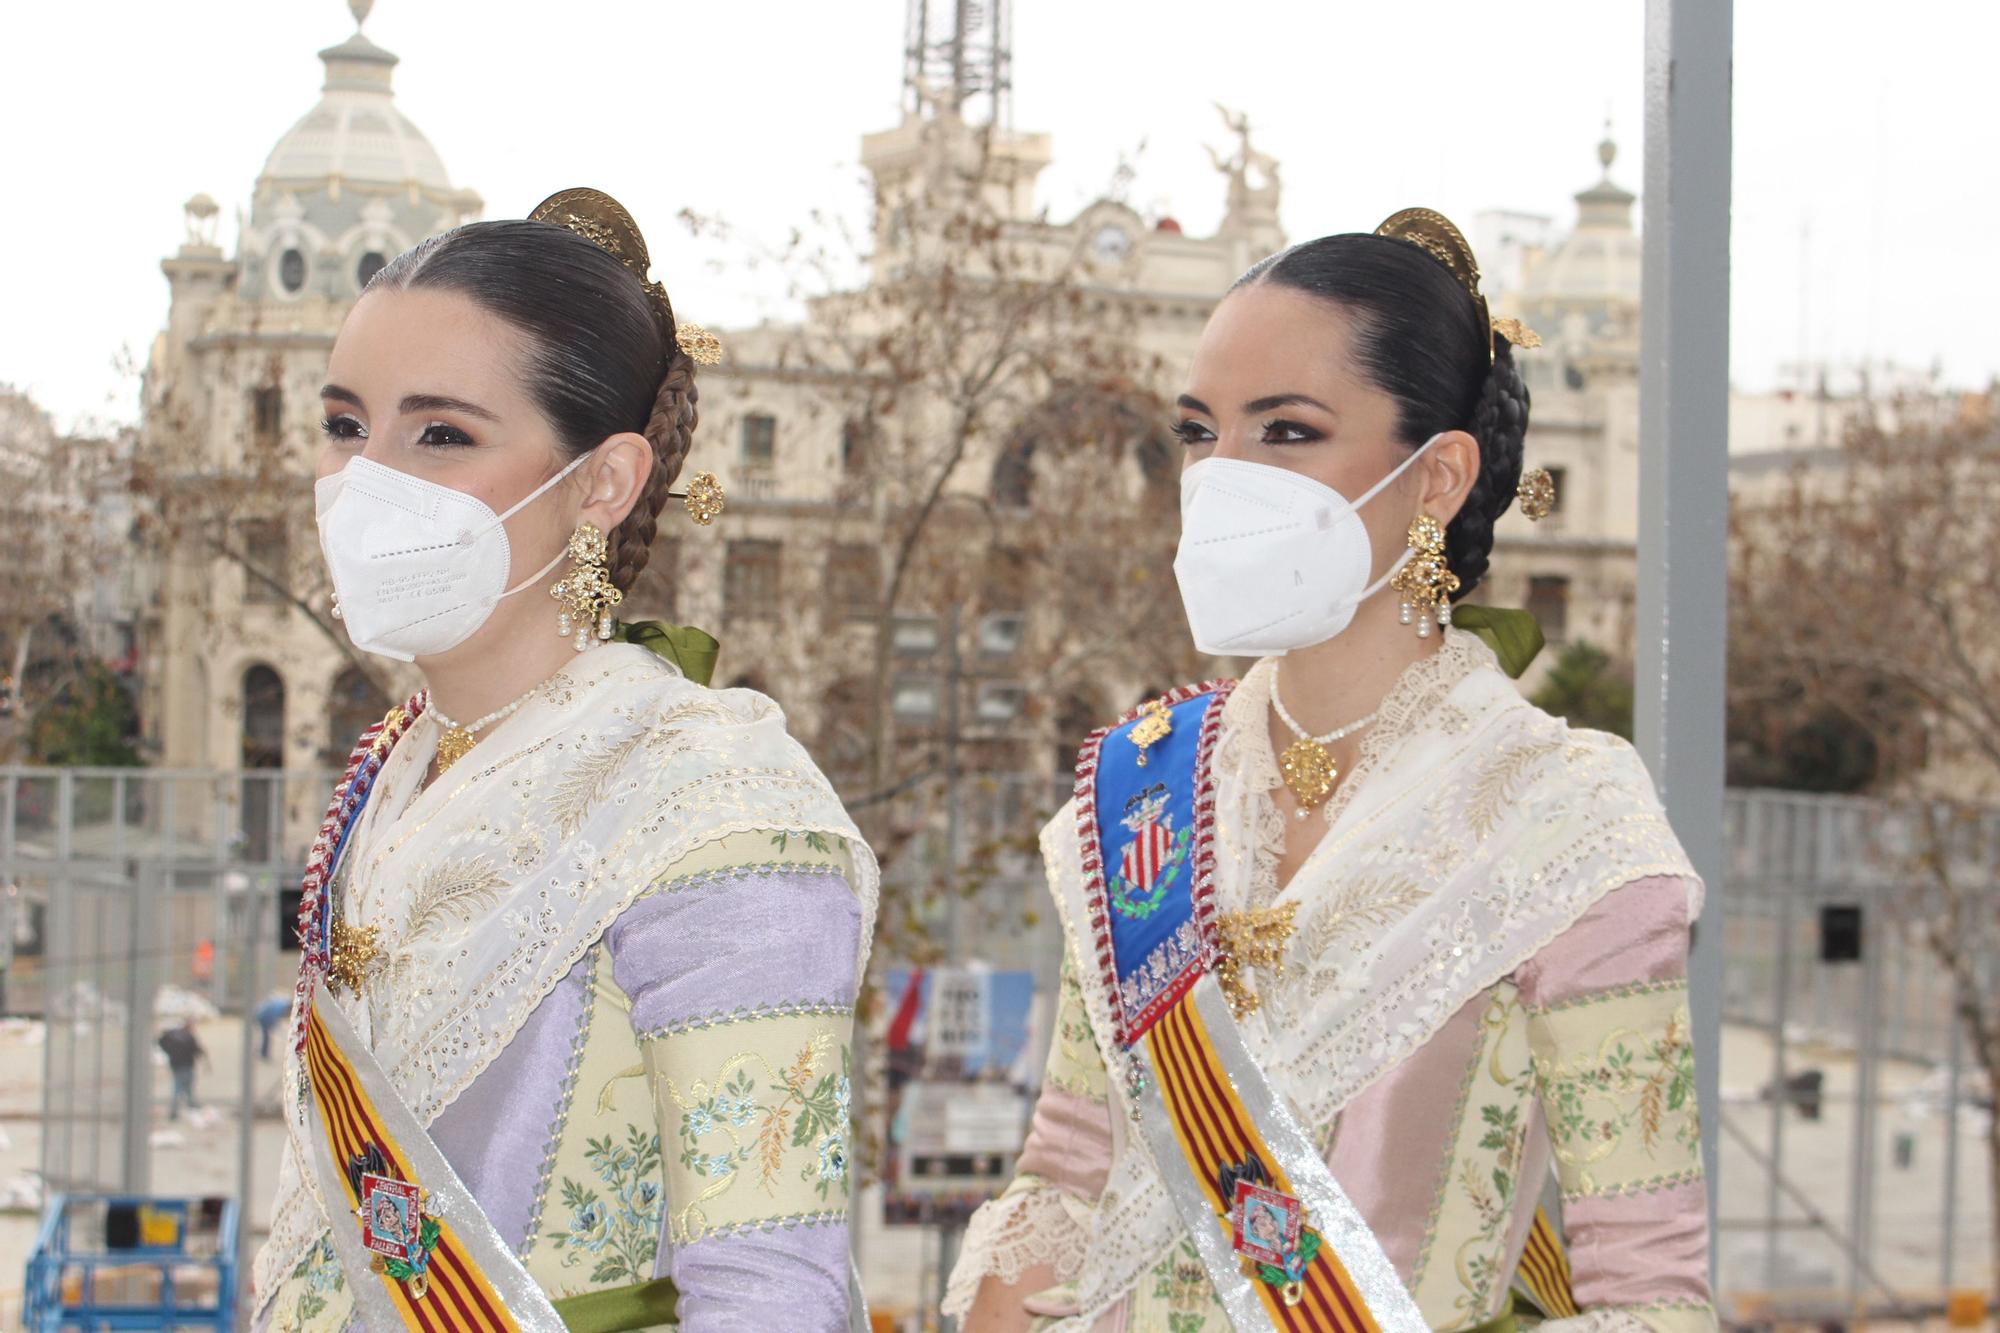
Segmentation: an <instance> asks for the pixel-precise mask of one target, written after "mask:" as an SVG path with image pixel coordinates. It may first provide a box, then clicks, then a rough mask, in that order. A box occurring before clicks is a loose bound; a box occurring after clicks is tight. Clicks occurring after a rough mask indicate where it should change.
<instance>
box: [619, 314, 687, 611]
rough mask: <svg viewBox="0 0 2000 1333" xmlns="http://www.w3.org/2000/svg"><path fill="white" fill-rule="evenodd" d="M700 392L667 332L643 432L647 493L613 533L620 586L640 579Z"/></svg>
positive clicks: (677, 470) (683, 453)
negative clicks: (648, 455)
mask: <svg viewBox="0 0 2000 1333" xmlns="http://www.w3.org/2000/svg"><path fill="white" fill-rule="evenodd" d="M700 396H701V395H700V393H699V391H698V390H697V389H696V388H695V383H694V361H693V359H692V358H690V357H689V356H688V354H687V353H686V352H683V351H682V350H681V349H680V347H679V346H678V345H676V344H675V342H674V340H673V339H672V338H671V337H669V338H668V339H667V372H666V375H665V376H664V377H663V378H662V379H661V380H660V388H659V391H658V392H657V393H656V394H655V395H654V396H653V410H652V412H651V414H650V415H648V416H647V418H646V428H645V431H644V432H643V433H644V434H645V436H646V439H647V441H648V442H649V443H650V444H651V445H652V446H653V471H652V474H651V475H650V476H648V477H647V478H646V490H645V493H644V494H642V495H641V496H640V497H639V502H638V503H637V504H635V505H633V506H632V512H631V513H629V514H627V515H626V516H625V521H624V522H623V523H620V524H619V525H618V530H617V531H616V532H614V533H613V534H612V536H611V543H610V544H611V581H612V582H613V583H614V584H616V585H617V586H618V587H619V588H620V589H621V590H622V589H629V588H630V587H631V586H632V585H633V584H634V583H636V582H637V581H638V579H639V575H640V574H641V573H642V572H643V571H644V570H645V568H646V561H647V560H649V559H650V558H651V557H652V554H653V534H654V533H655V532H656V531H657V530H658V528H659V522H660V511H661V510H662V509H663V508H665V507H666V503H667V492H669V491H671V490H672V489H673V488H674V481H675V479H676V478H678V477H679V476H680V474H681V464H682V463H684V462H686V461H687V456H688V449H689V448H690V447H691V446H692V445H693V443H694V428H695V423H696V422H698V421H699V420H700V419H701V414H700V412H699V410H698V409H697V407H696V402H697V401H698V400H699V398H700Z"/></svg>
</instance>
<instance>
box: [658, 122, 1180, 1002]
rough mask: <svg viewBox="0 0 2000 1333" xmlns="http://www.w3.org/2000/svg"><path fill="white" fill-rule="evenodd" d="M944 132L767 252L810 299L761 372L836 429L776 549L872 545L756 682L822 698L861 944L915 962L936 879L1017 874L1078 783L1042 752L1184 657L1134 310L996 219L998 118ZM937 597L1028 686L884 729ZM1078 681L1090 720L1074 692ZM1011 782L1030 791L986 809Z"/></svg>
mask: <svg viewBox="0 0 2000 1333" xmlns="http://www.w3.org/2000/svg"><path fill="white" fill-rule="evenodd" d="M941 132H942V133H945V134H951V133H953V132H956V133H958V134H960V135H962V136H963V138H962V139H960V140H959V142H960V144H961V146H962V151H960V152H956V153H947V154H941V155H940V157H939V159H938V160H937V161H936V162H935V163H934V164H933V167H932V169H931V170H929V171H928V172H926V173H924V174H922V175H921V176H920V177H919V178H918V179H917V181H916V182H915V183H914V185H912V184H910V183H908V182H898V183H897V184H896V186H895V187H893V188H883V187H880V186H878V192H877V197H876V199H875V201H874V204H875V224H876V225H875V228H874V235H873V238H872V241H870V242H858V241H857V240H856V239H855V238H852V237H849V236H846V235H845V234H843V233H842V232H841V231H840V229H839V228H838V227H837V226H834V225H831V224H827V225H822V226H820V227H817V228H815V231H814V233H813V234H812V236H811V237H808V236H806V235H804V234H801V235H798V236H795V237H794V238H793V240H792V242H791V244H790V245H789V246H787V247H786V248H785V249H784V250H783V251H781V252H779V253H778V254H775V255H767V256H764V257H762V260H761V262H767V263H776V264H778V265H779V266H781V268H782V269H783V271H784V272H785V273H786V275H787V278H788V281H789V286H790V290H791V292H792V294H793V296H794V297H795V298H796V299H797V300H798V302H799V303H800V305H801V306H802V307H803V308H804V309H805V311H806V312H807V314H806V318H805V319H804V320H803V321H802V322H801V323H800V324H799V325H798V326H796V327H795V328H791V329H787V330H785V331H783V332H782V334H780V335H778V337H777V339H776V343H775V345H774V346H773V347H771V348H770V349H769V350H768V352H766V353H764V354H763V355H762V356H761V357H760V359H761V360H762V361H763V362H764V363H765V368H764V370H763V371H762V372H760V373H762V374H763V375H764V376H765V377H766V378H781V379H784V380H786V381H787V382H788V383H789V384H790V386H791V387H792V389H793V390H794V391H795V392H796V393H798V394H800V395H803V396H804V398H805V399H806V400H807V401H808V402H809V403H810V404H811V408H810V410H811V411H812V412H813V413H814V414H815V415H816V416H817V418H818V419H819V420H820V421H821V422H822V423H823V424H824V425H827V426H830V427H832V428H834V429H837V430H838V431H839V433H840V440H841V452H842V466H841V472H842V477H843V480H842V483H841V488H840V491H839V503H837V504H836V505H834V506H832V508H831V510H830V511H829V512H827V513H826V514H825V516H824V517H822V518H817V519H809V518H805V517H801V518H799V519H796V520H794V522H793V524H792V526H791V527H790V528H789V529H788V531H787V537H786V540H787V541H788V542H807V543H815V542H816V543H820V544H821V546H822V549H825V550H827V551H829V552H836V553H837V552H839V551H840V550H841V549H842V548H844V553H845V554H847V555H849V556H852V555H854V554H855V553H856V552H857V551H859V550H865V551H866V553H867V563H866V568H865V569H864V570H862V571H860V575H861V576H862V577H863V578H864V579H865V587H863V588H862V589H861V590H859V591H858V592H856V591H854V590H852V589H850V590H849V591H848V592H847V593H845V594H843V595H839V596H837V597H835V598H833V600H838V601H840V602H841V603H842V604H843V607H844V610H845V612H846V615H845V619H846V620H847V621H848V623H847V624H846V625H845V626H844V627H842V628H841V631H840V632H839V633H838V634H837V635H834V636H829V635H828V634H825V633H821V632H819V627H818V626H817V625H811V624H810V622H807V621H803V620H800V619H799V618H797V617H796V616H792V617H791V619H789V620H788V621H787V622H786V624H785V625H783V626H780V627H777V628H774V630H773V631H772V632H771V633H769V634H767V635H766V636H764V638H763V640H762V644H761V648H762V654H763V656H764V658H765V660H763V661H760V662H759V663H758V664H757V671H758V672H759V677H758V681H757V683H760V684H763V685H765V686H766V687H767V688H769V689H771V690H772V692H773V693H775V694H777V695H778V696H779V697H780V699H781V700H782V701H784V702H786V703H787V705H788V706H793V705H795V704H798V703H801V702H804V701H815V702H816V703H817V705H818V708H819V712H820V714H821V723H820V725H819V726H818V727H817V728H816V729H815V730H816V737H815V738H816V739H817V741H818V746H817V748H818V749H819V752H820V753H821V755H822V758H823V760H824V761H825V762H826V763H827V766H828V768H829V770H830V771H831V772H832V774H833V776H834V777H835V779H836V782H837V783H838V784H839V785H840V787H841V789H842V794H843V796H844V797H845V798H846V799H847V801H848V803H849V805H850V807H851V808H852V809H853V810H854V812H855V814H856V816H857V818H858V819H859V820H860V821H861V823H862V825H863V828H864V830H865V831H866V832H867V833H868V835H869V838H870V841H871V843H872V844H873V845H874V846H875V847H876V849H877V851H878V853H879V854H880V855H881V857H882V860H883V863H884V866H885V889H884V895H883V906H882V913H881V922H880V926H879V934H880V944H879V947H878V950H877V956H878V957H884V958H896V959H904V960H909V961H916V962H923V961H928V960H930V959H934V958H936V957H938V956H940V955H941V954H943V953H944V952H945V951H946V950H947V949H948V948H949V947H950V944H951V942H950V941H948V940H943V939H940V938H938V937H937V932H936V923H937V918H938V908H939V907H940V905H941V903H942V901H943V900H944V899H945V898H946V896H947V895H956V896H958V897H959V898H961V899H970V898H973V897H976V896H977V895H978V893H979V891H980V889H981V888H982V887H984V886H985V885H986V884H987V883H989V882H990V881H991V880H992V878H993V877H994V876H995V875H996V874H998V873H1000V871H1001V870H1003V869H1006V868H1013V869H1020V868H1021V867H1022V866H1023V864H1024V860H1023V856H1022V853H1024V852H1025V851H1026V850H1029V849H1031V848H1032V842H1033V835H1034V833H1035V831H1036V827H1037V826H1038V824H1039V823H1040V822H1041V820H1042V819H1043V818H1045V817H1046V816H1047V815H1048V814H1049V813H1051V812H1052V810H1053V806H1054V804H1055V803H1056V801H1057V800H1059V798H1060V785H1061V784H1062V782H1063V781H1064V780H1065V779H1066V777H1067V765H1066V764H1062V765H1060V766H1059V765H1058V762H1057V757H1058V756H1059V755H1060V754H1062V753H1063V752H1064V751H1068V752H1070V753H1073V751H1074V748H1075V746H1076V745H1077V744H1079V743H1080V742H1081V741H1082V739H1083V730H1084V729H1085V728H1086V726H1087V725H1095V724H1097V723H1100V722H1103V721H1106V720H1108V715H1109V713H1111V712H1114V711H1116V710H1120V709H1122V708H1124V707H1126V706H1129V705H1130V704H1133V703H1136V702H1137V701H1138V692H1139V691H1140V690H1141V689H1142V688H1145V687H1151V688H1155V689H1157V688H1164V687H1166V686H1168V685H1171V684H1174V683H1178V682H1179V681H1181V680H1184V679H1187V678H1188V677H1189V675H1190V674H1191V673H1192V671H1193V670H1194V657H1193V654H1192V652H1191V650H1190V648H1189V647H1188V645H1187V643H1186V635H1185V633H1184V632H1183V628H1182V625H1181V620H1180V611H1179V603H1178V600H1177V598H1176V597H1175V594H1174V590H1173V584H1172V579H1171V572H1170V568H1171V562H1172V555H1173V547H1174V542H1175V539H1176V536H1177V533H1178V509H1177V503H1178V488H1177V474H1178V465H1179V459H1178V456H1177V452H1176V447H1175V446H1173V445H1172V444H1170V443H1169V441H1168V437H1167V435H1166V408H1165V404H1164V401H1163V399H1162V397H1161V393H1160V389H1161V386H1162V384H1163V381H1164V372H1165V368H1164V367H1163V366H1162V364H1161V363H1160V361H1159V359H1158V357H1157V356H1155V355H1153V354H1151V353H1149V352H1147V351H1146V350H1144V338H1143V329H1142V327H1141V320H1142V319H1143V317H1144V312H1143V310H1142V308H1141V303H1140V302H1139V301H1138V300H1136V299H1132V298H1131V296H1130V294H1129V293H1127V292H1125V291H1122V290H1121V289H1120V288H1119V287H1118V285H1117V281H1116V275H1115V273H1109V272H1107V271H1106V270H1105V269H1104V268H1103V267H1102V266H1101V265H1100V262H1099V261H1097V260H1095V259H1093V257H1092V256H1091V255H1090V254H1089V253H1088V251H1087V247H1086V246H1085V244H1084V242H1083V240H1082V238H1081V237H1080V236H1078V235H1075V234H1073V233H1071V232H1069V231H1066V230H1063V229H1059V228H1054V227H1051V226H1049V225H1047V224H1046V223H1045V222H1044V221H1042V220H1040V219H1027V220H1023V219H1020V218H1017V217H1014V216H1011V215H1010V213H1009V205H1008V199H1009V193H1008V190H1007V189H1006V188H1005V181H1004V179H1003V178H1004V176H1005V173H1006V171H1007V170H1008V167H1009V164H1008V163H1007V162H1006V161H1005V160H1004V158H1003V157H1001V156H998V155H996V154H995V152H994V151H993V140H992V137H991V134H992V132H991V131H990V130H984V129H980V128H978V127H967V126H963V125H958V124H956V123H953V122H945V123H944V124H943V128H942V130H941ZM690 221H692V222H693V223H694V224H695V225H696V226H697V228H698V229H705V230H708V231H711V232H717V231H720V230H721V229H720V228H719V227H718V226H717V224H715V223H714V222H713V221H712V220H707V219H690ZM820 221H821V222H824V220H823V219H821V220H820ZM871 245H872V249H871V248H870V246H871ZM863 273H865V274H868V275H870V276H869V280H867V281H866V282H857V281H856V280H855V279H856V275H858V274H863ZM732 355H733V353H732ZM833 570H834V566H833V565H831V564H829V566H828V578H829V585H831V583H832V581H833V579H834V578H835V575H834V572H833ZM843 572H844V573H845V574H847V575H849V576H852V575H853V574H854V573H855V571H853V570H852V568H851V567H849V568H847V569H845V570H844V571H843ZM953 611H956V613H957V621H958V623H959V624H960V626H961V627H962V629H963V632H964V635H963V642H962V643H961V644H960V645H958V649H959V650H961V651H962V652H964V653H967V654H970V655H971V656H974V657H977V656H978V652H977V648H976V646H974V644H973V640H974V638H975V629H986V628H988V627H991V626H994V625H995V624H998V625H1000V626H1001V630H1004V632H1005V633H1006V634H1008V635H1010V636H1015V637H1013V638H1011V639H1010V643H1011V645H1012V646H1011V649H1010V651H1009V652H1008V653H1007V654H1006V662H1005V668H1004V670H1005V676H1006V679H1005V681H1004V682H994V681H989V682H988V684H989V686H991V687H993V688H997V689H999V690H1000V691H1001V695H1000V697H1001V698H1002V699H1003V701H1004V700H1006V699H1007V698H1009V697H1017V698H1018V701H1019V706H1020V708H1021V714H1020V716H1019V717H1018V718H1016V719H1015V720H1014V722H1013V724H1012V725H1010V726H1007V727H1004V728H997V729H996V728H984V727H981V726H979V725H978V724H977V719H975V718H973V717H972V716H971V714H972V711H973V709H972V701H971V700H966V701H964V704H965V706H963V707H961V708H959V709H958V710H956V711H957V715H958V717H959V719H960V722H959V726H958V727H957V728H956V729H954V728H953V727H952V726H950V724H949V722H948V719H947V717H945V716H940V717H936V718H933V719H929V720H919V721H915V722H912V721H910V720H908V719H907V718H905V719H904V720H900V721H899V717H898V708H897V706H896V703H897V700H896V694H897V689H898V682H899V680H901V679H906V678H907V673H906V672H905V671H904V670H903V669H902V667H901V666H900V665H899V664H900V662H901V661H902V653H901V651H900V650H899V646H898V644H899V641H898V632H899V627H905V628H907V626H908V622H909V620H910V618H917V619H919V620H920V621H924V622H927V623H928V624H930V625H931V626H932V627H933V628H934V629H935V630H936V631H937V632H940V633H942V632H945V630H946V629H947V628H948V624H949V619H950V615H951V613H952V612H953ZM787 614H788V616H790V615H791V613H790V612H789V611H788V613H787ZM802 626H806V629H805V630H804V632H801V627H802ZM988 632H1000V631H999V630H990V629H989V630H988ZM833 643H838V644H840V645H841V648H840V649H839V650H835V649H834V648H833V647H832V645H833ZM969 674H973V675H977V674H978V673H977V671H974V672H971V673H969ZM1010 691H1017V692H1018V695H1017V696H1015V695H1010ZM1079 697H1080V698H1083V699H1088V700H1090V701H1092V706H1091V711H1090V712H1088V713H1086V714H1084V716H1087V717H1089V719H1090V720H1089V722H1088V724H1085V723H1083V722H1082V721H1081V720H1080V718H1079V716H1078V713H1077V709H1076V707H1075V706H1073V705H1067V704H1066V701H1068V700H1071V699H1074V698H1079ZM1066 707H1067V711H1066ZM952 711H953V710H951V709H950V708H949V706H948V703H947V706H943V707H941V708H940V709H939V712H940V713H941V714H947V715H948V714H950V713H951V712H952ZM1072 732H1073V733H1074V734H1071V733H1072ZM1001 733H1004V734H1001ZM996 775H1000V776H996ZM954 777H955V778H956V779H957V781H956V783H954V782H953V779H954ZM1003 778H1006V779H1017V780H1025V781H1026V782H1027V784H1028V786H1029V787H1030V789H1032V790H1033V791H1034V792H1035V793H1036V795H1037V796H1038V798H1039V799H1036V800H1031V801H1029V802H1027V803H1025V804H1023V803H1021V802H1019V801H1011V802H1007V801H998V800H997V799H995V798H996V797H997V795H998V793H999V791H1000V788H1001V787H1002V786H1003V785H1005V784H1004V783H1003V781H1002V779H1003ZM1019 785H1020V784H1019V782H1018V781H1017V782H1016V783H1015V786H1016V788H1017V789H1018V787H1019ZM954 789H955V790H956V792H957V797H958V804H959V806H960V809H961V814H962V815H963V814H965V812H966V811H967V810H973V811H974V813H975V815H976V816H978V817H974V818H970V819H967V820H965V821H964V823H965V827H966V833H965V835H964V836H963V837H962V840H961V843H960V845H959V846H958V847H957V849H956V854H954V853H953V850H952V849H950V848H948V847H946V846H945V845H944V843H945V841H946V840H945V838H944V835H943V832H942V831H943V829H944V828H945V827H946V826H947V825H948V824H949V823H950V819H951V810H950V808H949V804H948V802H949V799H950V798H949V793H951V792H952V791H953V790H954ZM1007 816H1011V819H1008V818H1007ZM1016 924H1017V925H1018V924H1019V921H1018V917H1017V918H1016Z"/></svg>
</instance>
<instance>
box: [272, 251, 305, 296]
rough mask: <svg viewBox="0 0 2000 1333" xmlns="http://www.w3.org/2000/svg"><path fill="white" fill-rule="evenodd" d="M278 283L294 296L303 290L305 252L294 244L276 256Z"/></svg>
mask: <svg viewBox="0 0 2000 1333" xmlns="http://www.w3.org/2000/svg"><path fill="white" fill-rule="evenodd" d="M278 285H279V286H280V287H283V288H284V289H285V290H286V291H287V292H290V293H292V294H293V295H294V296H296V295H297V294H298V293H299V292H302V291H304V290H305V285H306V252H305V251H303V250H301V249H299V248H298V247H297V246H296V245H294V246H292V247H290V248H289V249H287V250H286V251H285V252H284V253H283V254H281V255H279V256H278Z"/></svg>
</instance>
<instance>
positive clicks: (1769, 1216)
mask: <svg viewBox="0 0 2000 1333" xmlns="http://www.w3.org/2000/svg"><path fill="white" fill-rule="evenodd" d="M1753 799H1754V798H1753ZM1777 949H1778V979H1777V987H1778V1002H1777V1005H1776V1006H1775V1007H1774V1009H1773V1010H1772V1014H1771V1161H1772V1163H1773V1168H1774V1169H1773V1170H1772V1171H1771V1172H1770V1174H1769V1175H1768V1176H1767V1177H1766V1179H1765V1182H1764V1290H1765V1291H1766V1292H1767V1293H1769V1292H1773V1291H1776V1290H1777V1289H1778V1210H1779V1206H1780V1195H1779V1191H1778V1172H1779V1171H1782V1170H1783V1169H1784V1165H1785V1111H1786V1109H1787V1108H1788V1107H1790V1105H1791V1101H1792V1098H1791V1092H1790V1090H1789V1089H1788V1088H1787V1087H1786V1085H1785V1080H1786V1077H1787V1070H1786V1068H1785V1017H1786V1015H1787V1014H1788V1013H1790V1011H1791V989H1792V894H1791V885H1790V884H1788V883H1786V884H1782V885H1781V886H1780V888H1779V892H1778V939H1777Z"/></svg>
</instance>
